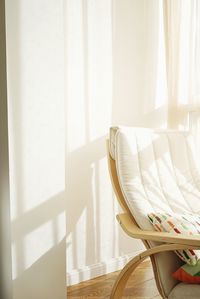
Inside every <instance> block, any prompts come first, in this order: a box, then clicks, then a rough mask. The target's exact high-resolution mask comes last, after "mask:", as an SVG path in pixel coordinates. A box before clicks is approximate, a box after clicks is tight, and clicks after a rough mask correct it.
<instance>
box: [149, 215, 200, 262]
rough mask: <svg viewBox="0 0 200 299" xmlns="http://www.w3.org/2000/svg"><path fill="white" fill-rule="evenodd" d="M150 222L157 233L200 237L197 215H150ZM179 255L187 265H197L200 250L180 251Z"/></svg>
mask: <svg viewBox="0 0 200 299" xmlns="http://www.w3.org/2000/svg"><path fill="white" fill-rule="evenodd" d="M148 217H149V220H150V222H151V223H152V224H153V226H154V228H155V229H156V230H157V231H165V232H170V233H174V234H184V235H198V234H200V216H199V215H195V214H184V215H181V214H168V213H150V214H148ZM176 253H177V255H178V256H179V257H180V258H181V259H182V260H183V261H184V262H186V263H187V264H189V265H196V263H197V262H198V260H199V259H200V251H199V250H191V249H188V250H178V251H176Z"/></svg>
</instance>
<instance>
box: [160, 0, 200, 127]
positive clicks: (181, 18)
mask: <svg viewBox="0 0 200 299" xmlns="http://www.w3.org/2000/svg"><path fill="white" fill-rule="evenodd" d="M163 16H164V21H165V22H164V23H165V31H164V35H165V49H166V69H167V87H168V88H167V90H168V91H167V93H168V108H169V109H168V115H169V117H168V125H169V126H170V127H177V126H181V125H182V126H184V125H185V122H186V119H187V115H188V111H195V112H194V113H196V112H197V110H199V107H200V1H199V0H175V1H174V0H164V1H163ZM198 113H199V115H200V112H198Z"/></svg>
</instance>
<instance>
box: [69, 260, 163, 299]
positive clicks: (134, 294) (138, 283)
mask: <svg viewBox="0 0 200 299" xmlns="http://www.w3.org/2000/svg"><path fill="white" fill-rule="evenodd" d="M118 273H119V272H114V273H111V274H107V275H103V276H100V277H98V278H95V279H91V280H89V281H86V282H82V283H80V284H77V285H74V286H71V287H68V288H67V298H68V299H84V298H91V299H100V298H101V299H109V296H110V293H111V290H112V286H113V284H114V282H115V279H116V277H117V275H118ZM123 299H162V298H161V297H160V295H159V293H158V290H157V288H156V283H155V280H154V277H153V271H152V269H151V264H150V261H145V262H143V263H142V264H141V265H140V266H139V267H138V268H137V269H136V271H135V272H134V273H133V274H132V276H131V278H130V280H129V281H128V284H127V286H126V289H125V291H124V296H123Z"/></svg>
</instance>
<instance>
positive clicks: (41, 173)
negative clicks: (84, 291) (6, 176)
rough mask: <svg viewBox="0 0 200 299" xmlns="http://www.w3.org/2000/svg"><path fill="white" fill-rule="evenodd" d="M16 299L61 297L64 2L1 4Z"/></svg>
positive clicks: (38, 0)
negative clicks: (3, 6) (4, 31)
mask: <svg viewBox="0 0 200 299" xmlns="http://www.w3.org/2000/svg"><path fill="white" fill-rule="evenodd" d="M6 16H7V53H8V98H9V134H10V180H11V218H12V219H11V221H12V263H13V296H14V297H13V298H14V299H27V298H29V299H33V298H34V299H35V298H38V299H55V298H58V299H62V298H66V289H65V279H66V277H65V274H66V269H65V206H64V199H65V197H66V195H65V150H64V146H65V134H64V67H63V65H64V55H63V54H64V51H63V49H64V42H63V36H64V35H63V1H62V0H29V1H27V0H16V1H11V0H8V1H6Z"/></svg>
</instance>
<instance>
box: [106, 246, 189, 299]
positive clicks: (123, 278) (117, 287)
mask: <svg viewBox="0 0 200 299" xmlns="http://www.w3.org/2000/svg"><path fill="white" fill-rule="evenodd" d="M181 249H182V250H183V249H194V246H188V245H179V244H164V245H159V246H156V247H153V248H150V249H147V250H145V251H144V252H142V253H140V254H138V255H137V256H135V257H134V258H133V259H132V260H130V261H129V262H128V263H127V264H126V266H125V267H124V268H123V269H122V270H121V272H120V274H119V275H118V277H117V279H116V281H115V284H114V287H113V289H112V293H111V296H110V299H120V298H122V296H123V292H124V289H125V287H126V284H127V282H128V279H129V278H130V276H131V275H132V273H133V272H134V271H135V269H136V268H137V267H138V266H139V265H140V264H141V263H142V262H143V261H144V260H146V259H147V258H148V257H151V256H152V255H154V254H156V253H159V252H166V251H174V250H181ZM159 291H160V293H161V294H160V295H161V296H162V297H163V299H167V297H166V295H165V294H164V291H163V290H159Z"/></svg>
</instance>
